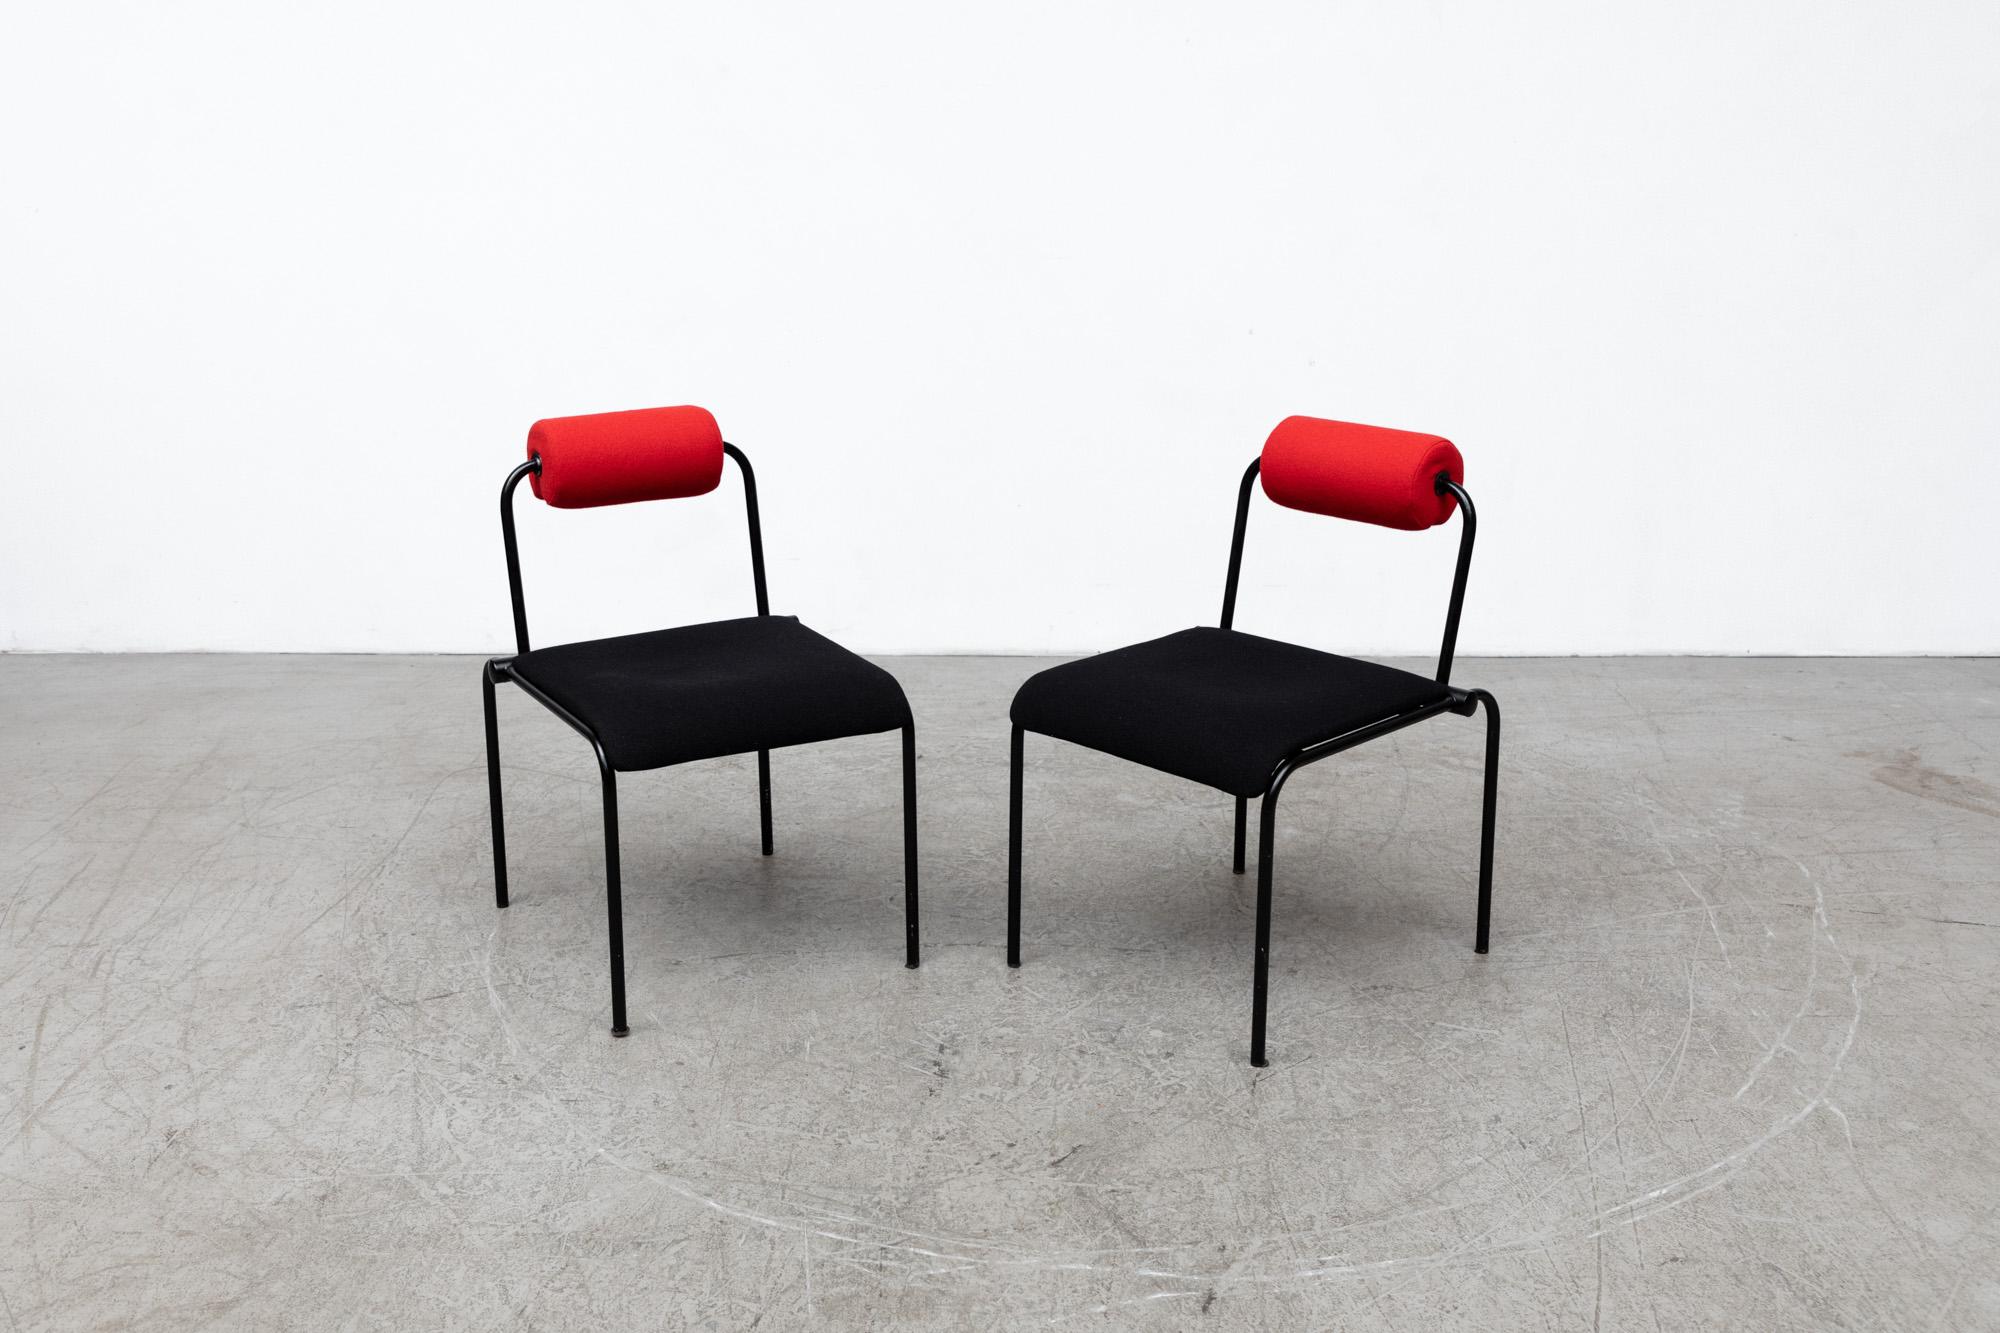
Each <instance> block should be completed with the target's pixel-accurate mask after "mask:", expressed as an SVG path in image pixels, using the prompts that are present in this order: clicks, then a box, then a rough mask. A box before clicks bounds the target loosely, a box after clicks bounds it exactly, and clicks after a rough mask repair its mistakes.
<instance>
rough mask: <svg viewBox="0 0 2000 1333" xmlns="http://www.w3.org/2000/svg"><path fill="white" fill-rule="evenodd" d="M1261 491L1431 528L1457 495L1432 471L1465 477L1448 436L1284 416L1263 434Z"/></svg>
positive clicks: (1319, 509)
mask: <svg viewBox="0 0 2000 1333" xmlns="http://www.w3.org/2000/svg"><path fill="white" fill-rule="evenodd" d="M1259 472H1260V474H1261V475H1262V477H1263V478H1264V494H1266V495H1268V496H1270V497H1271V498H1272V499H1273V500H1275V501H1277V502H1278V503H1279V504H1281V505H1285V506H1286V507H1288V508H1291V509H1304V510H1307V511H1309V512H1311V513H1315V514H1331V515H1333V517H1335V518H1351V519H1357V520H1359V521H1360V522H1363V523H1379V524H1381V525H1382V526H1383V527H1385V528H1406V529H1410V530H1415V529H1418V528H1430V527H1436V526H1437V525H1438V524H1440V523H1442V522H1444V521H1445V520H1446V519H1448V518H1450V517H1451V511H1452V510H1453V509H1454V508H1455V507H1456V506H1457V503H1458V502H1457V501H1456V500H1454V499H1453V498H1452V497H1451V496H1449V495H1439V494H1438V493H1437V475H1438V473H1440V472H1443V473H1445V474H1447V475H1449V476H1450V477H1451V479H1452V480H1453V481H1455V482H1459V483H1461V484H1463V483H1464V481H1465V460H1464V459H1462V458H1460V457H1459V456H1458V448H1457V446H1455V445H1454V444H1452V442H1451V441H1450V440H1447V439H1443V438H1441V437H1439V436H1436V435H1419V434H1417V433H1416V432H1415V431H1407V430H1389V429H1386V428H1385V427H1382V426H1357V425H1355V424H1354V423H1353V422H1350V421H1322V420H1321V419H1320V418H1318V417H1286V418H1285V419H1284V420H1283V421H1281V422H1279V423H1278V428H1277V429H1276V430H1274V431H1272V432H1271V438H1270V439H1268V440H1266V441H1264V455H1263V459H1262V461H1261V466H1260V467H1259Z"/></svg>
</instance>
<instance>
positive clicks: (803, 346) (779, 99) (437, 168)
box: [0, 0, 2000, 654]
mask: <svg viewBox="0 0 2000 1333" xmlns="http://www.w3.org/2000/svg"><path fill="white" fill-rule="evenodd" d="M7 28H8V30H9V31H8V35H7V38H6V41H5V43H4V45H0V284H4V285H0V375H4V387H3V388H0V430H4V436H0V439H4V448H5V455H4V456H5V459H6V469H7V481H8V484H7V485H6V487H5V489H4V491H0V496H4V500H0V504H4V509H0V560H4V562H5V570H4V574H0V647H7V648H28V649H72V648H88V649H182V648H212V649H287V650H310V651H317V650H326V649H340V650H427V649H441V650H505V649H506V648H507V647H508V644H509V634H508V620H507V606H506V594H505V586H504V579H503V575H502V569H501V564H500V544H499V535H498V530H497V523H496V519H495V512H494V509H495V505H494V498H495V493H496V490H497V488H498V486H499V483H500V479H501V477H502V476H503V475H504V474H505V472H506V470H507V469H508V468H509V467H510V466H511V465H512V464H513V463H514V462H515V461H516V459H517V458H518V457H519V456H520V453H521V450H522V442H523V437H524V435H525V432H526V430H527V427H528V424H529V423H530V422H531V421H532V420H534V419H535V418H537V417H539V416H548V415H562V414H568V413H575V412H587V411H597V410H604V409H612V408H625V407H639V406H653V405H661V404H671V403H681V402H698V403H702V404H705V405H707V406H709V407H710V408H712V409H713V410H714V411H715V412H716V414H717V416H718V417H719V418H720V419H721V421H722V423H723V426H724V430H725V432H726V433H727V434H728V436H729V437H730V438H731V439H733V440H735V441H736V442H737V443H739V444H741V445H742V446H744V447H745V448H746V449H748V450H749V451H750V454H751V456H752V458H753V459H754V460H755V461H756V463H757V464H758V467H759V471H760V479H761V481H762V483H763V487H764V491H765V503H766V514H765V520H766V528H767V539H768V542H769V546H770V552H771V557H772V565H771V582H772V588H773V592H774V598H775V601H776V604H777V606H778V608H779V609H781V610H791V611H797V612H799V613H801V614H803V616H804V617H805V619H806V620H807V621H808V623H811V624H813V625H815V626H817V627H818V628H820V629H822V630H824V631H826V632H828V633H831V634H834V635H835V636H836V637H840V638H843V639H844V640H845V641H847V642H849V643H850V644H851V645H852V646H854V647H856V648H859V649H863V650H867V651H877V652H904V651H932V650H944V651H1030V652H1042V651H1051V650H1079V649H1092V648H1100V647H1106V646H1110V645H1113V644H1116V643H1119V642H1124V641H1130V640H1131V639H1133V638H1135V637H1139V636H1145V635H1150V634H1153V633H1158V632H1164V631H1167V630H1171V629H1176V628H1179V627H1182V626H1184V625H1188V624H1193V623H1197V622H1201V621H1212V619H1213V617H1214V615H1215V613H1216V610H1217V604H1218V602H1219V600H1220V593H1221V581H1222V565H1223V559H1224V556H1225V553H1226V546H1227V539H1228V529H1229V519H1230V505H1231V499H1232V494H1233V488H1234V485H1235V481H1236V478H1237V476H1238V474H1239V472H1240V470H1241V468H1242V467H1243V465H1244V464H1245V463H1246V462H1247V461H1248V460H1249V459H1250V458H1251V457H1252V456H1253V455H1254V454H1255V452H1256V450H1257V448H1258V446H1259V445H1260V444H1261V442H1262V440H1263V436H1264V434H1265V432H1266V431H1267V430H1268V429H1269V427H1270V426H1271V425H1272V424H1273V423H1274V422H1276V421H1277V420H1278V419H1279V418H1280V417H1282V416H1285V415H1286V414H1288V413H1293V412H1304V413H1311V414H1316V415H1324V416H1335V417H1343V418H1347V419H1351V420H1360V421H1369V422H1376V423H1380V424H1385V425H1394V426H1402V427H1408V428H1412V429H1418V430H1428V431H1435V432H1439V433H1442V434H1447V435H1449V436H1451V437H1452V438H1454V439H1455V440H1457V441H1458V442H1459V444H1460V446H1461V447H1462V448H1463V450H1464V451H1465V454H1466V456H1467V458H1468V460H1469V483H1470V485H1471V487H1472V490H1473V493H1474V495H1475V497H1476V498H1477V499H1478V501H1479V503H1480V506H1481V513H1482V517H1483V519H1484V528H1483V533H1482V541H1481V545H1480V550H1479V557H1478V559H1477V561H1476V562H1475V567H1474V576H1473V584H1472V592H1471V598H1470V606H1469V610H1468V612H1467V617H1466V624H1465V631H1464V636H1463V640H1462V645H1461V647H1462V650H1463V651H1465V652H1467V653H1475V654H1476V653H1492V652H1502V653H1539V652H1555V653H1569V652H1583V653H1598V652H1626V651H1640V652H1660V651H1698V652H1781V653H1846V652H1860V653H1874V652H1905V651H1921V652H1941V653H1942V652H1988V653H1990V652H1995V651H2000V598H1996V596H1995V595H1994V592H1993V574H1994V570H1995V565H1996V562H1995V558H1994V555H1993V551H1994V542H1995V538H1994V536H1993V534H1992V526H1993V524H1992V519H1991V517H1990V516H1991V514H1992V513H1993V504H1994V501H1995V498H1996V496H2000V464H1996V461H1995V452H1996V451H1995V449H1994V442H1995V437H1996V434H2000V397H1996V393H1995V374H1994V371H1995V367H1996V365H2000V338H1996V316H1995V311H1996V310H2000V264H1996V248H2000V110H1997V109H2000V6H1996V5H1994V4H1992V3H1990V2H1988V0H1966V2H1965V3H1957V4H1937V3H1932V4H1895V5H1889V4H1854V3H1833V4H1828V3H1810V4H1809V3H1794V4H1780V5H1742V4H1737V3H1727V4H1684V3H1671V4H1667V3H1661V4H1654V5H1647V6H1636V5H1602V4H1595V3H1577V4H1570V5H1559V4H1548V3H1534V4H1527V5H1459V4H1431V5H1428V6H1426V5H1393V4H1378V5H1352V4H1348V5H1326V4H1318V3H1314V4H1294V5H1275V4H1274V5H1243V4H1223V3H1216V4H1211V5H1202V6H1171V5H1161V4H1143V3H1131V4H1124V5H1116V6H1112V5H1086V4H1076V3H1068V4H1054V5H1035V6H1024V5H1021V4H1018V3H1017V4H1007V5H993V6H982V7H981V8H980V9H979V10H977V11H972V10H970V9H968V8H967V7H964V6H954V5H935V4H931V5H924V4H910V5H901V6H883V5H877V4H869V3H861V4H856V3H843V4H837V5H806V4H797V5H784V6H762V7H752V8H741V7H737V6H731V5H718V4H705V5H693V4H683V5H664V4H649V5H630V6H618V7H606V6H584V7H582V8H577V7H572V6H553V5H549V6H533V7H528V6H518V5H493V4H484V5H469V4H468V5H460V6H452V7H446V6H434V5H408V4H395V5H386V4H385V5H357V4H347V5H338V6H335V5H328V6H318V7H314V8H313V9H311V10H308V8H307V7H303V6H291V5H269V4H256V5H252V4H237V5H201V6H186V7H183V6H162V5H152V4H135V5H125V6H112V5H96V4H67V5H42V6H36V7H34V8H33V9H30V8H29V7H27V6H21V7H16V8H15V9H13V10H11V11H10V14H9V19H8V23H7ZM727 486H728V489H726V490H725V492H724V493H723V494H722V495H720V496H715V497H709V498H707V499H705V500H698V501H687V502H681V503H679V504H672V505H651V506H639V507H636V508H631V509H627V510H618V511H595V512H582V513H578V512H562V513H558V512H554V511H549V510H546V509H543V508H541V507H540V506H530V508H531V509H532V512H526V513H525V515H524V530H523V539H524V542H525V546H526V560H527V564H528V569H529V592H530V598H531V601H530V611H531V614H533V616H534V619H535V624H536V626H537V630H538V636H539V637H541V638H542V639H544V640H545V641H553V640H555V639H558V638H562V637H577V636H582V635H587V634H593V633H601V632H613V631H617V630H624V629H637V628H645V627H651V626H652V625H654V624H658V623H666V622H671V621H676V620H686V619H696V618H707V617H713V616H719V615H727V614H736V613H741V612H743V611H746V610H747V609H748V606H749V588H748V573H747V570H746V569H745V567H744V566H745V560H744V555H743V551H742V536H741V531H740V510H739V508H738V504H737V496H736V493H735V491H734V488H733V482H731V483H727ZM1453 540H1454V538H1453V536H1451V535H1448V534H1447V533H1445V532H1437V533H1431V534H1426V535H1424V536H1411V535H1408V534H1403V533H1392V532H1388V531H1384V530H1377V529H1356V528H1349V527H1347V526H1346V525H1342V524H1337V523H1334V522H1331V521H1329V520H1324V519H1315V518H1312V517H1309V516H1306V515H1301V514H1295V513H1291V512H1288V511H1280V510H1275V509H1273V508H1272V507H1270V506H1269V505H1268V504H1265V503H1264V502H1262V501H1260V502H1259V508H1258V509H1257V511H1256V513H1255V516H1254V520H1253V527H1252V532H1251V546H1250V554H1249V560H1248V566H1247V574H1246V585H1245V592H1244V599H1243V606H1242V612H1241V615H1240V618H1239V623H1240V625H1241V626H1242V627H1243V628H1246V629H1251V630H1264V631H1270V632H1279V633H1285V634H1288V635H1290V636H1293V637H1297V638H1300V639H1304V640H1306V641H1308V642H1313V643H1317V644H1321V645H1324V646H1337V647H1342V648H1346V649H1349V650H1351V651H1358V652H1387V651H1429V650H1433V649H1434V646H1435V641H1436V631H1437V623H1438V620H1439V617H1440V616H1441V612H1442V603H1443V599H1444V593H1445V583H1446V580H1447V578H1448V572H1449V567H1450V561H1451V555H1452V550H1451V547H1452V542H1453Z"/></svg>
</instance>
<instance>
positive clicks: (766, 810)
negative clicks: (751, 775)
mask: <svg viewBox="0 0 2000 1333" xmlns="http://www.w3.org/2000/svg"><path fill="white" fill-rule="evenodd" d="M757 825H758V828H759V829H760V830H761V831H762V833H763V835H764V855H766V856H769V855H770V854H771V752H770V751H769V750H759V751H757Z"/></svg>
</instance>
